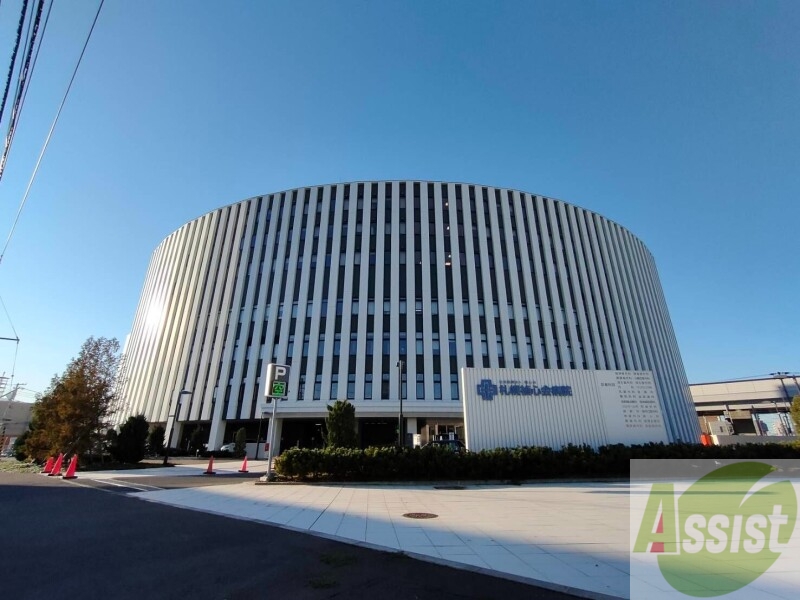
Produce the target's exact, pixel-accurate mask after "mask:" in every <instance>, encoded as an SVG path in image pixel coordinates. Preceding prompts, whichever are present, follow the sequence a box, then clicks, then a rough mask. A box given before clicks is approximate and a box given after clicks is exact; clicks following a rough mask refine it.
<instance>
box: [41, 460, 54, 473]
mask: <svg viewBox="0 0 800 600" xmlns="http://www.w3.org/2000/svg"><path fill="white" fill-rule="evenodd" d="M52 470H53V457H52V456H48V457H47V462H46V463H44V469H42V475H47V474H48V473H49V472H50V471H52Z"/></svg>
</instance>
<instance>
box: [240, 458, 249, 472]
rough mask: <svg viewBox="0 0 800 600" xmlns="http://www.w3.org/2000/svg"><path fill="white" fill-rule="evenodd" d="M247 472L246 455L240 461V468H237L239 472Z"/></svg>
mask: <svg viewBox="0 0 800 600" xmlns="http://www.w3.org/2000/svg"><path fill="white" fill-rule="evenodd" d="M247 472H248V471H247V457H246V456H245V457H244V460H243V461H242V468H241V469H239V473H247Z"/></svg>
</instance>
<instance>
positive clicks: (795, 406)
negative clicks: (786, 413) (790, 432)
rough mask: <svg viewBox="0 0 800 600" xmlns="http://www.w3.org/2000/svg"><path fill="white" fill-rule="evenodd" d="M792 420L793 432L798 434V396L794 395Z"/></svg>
mask: <svg viewBox="0 0 800 600" xmlns="http://www.w3.org/2000/svg"><path fill="white" fill-rule="evenodd" d="M790 412H791V414H792V421H794V434H795V435H800V396H795V397H794V400H792V408H791V409H790Z"/></svg>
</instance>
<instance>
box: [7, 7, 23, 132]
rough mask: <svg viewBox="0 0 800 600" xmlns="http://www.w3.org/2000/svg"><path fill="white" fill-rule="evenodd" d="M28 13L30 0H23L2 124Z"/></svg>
mask: <svg viewBox="0 0 800 600" xmlns="http://www.w3.org/2000/svg"><path fill="white" fill-rule="evenodd" d="M27 12H28V0H22V12H21V13H20V15H19V25H17V39H16V41H15V42H14V50H13V51H12V52H11V64H10V65H9V66H8V77H7V78H6V89H5V91H4V92H3V103H2V104H0V123H1V122H2V121H3V112H4V111H5V108H6V100H7V99H8V90H9V89H11V78H12V77H13V76H14V66H15V65H16V63H17V52H19V43H20V41H21V40H22V26H23V25H24V24H25V14H26V13H27Z"/></svg>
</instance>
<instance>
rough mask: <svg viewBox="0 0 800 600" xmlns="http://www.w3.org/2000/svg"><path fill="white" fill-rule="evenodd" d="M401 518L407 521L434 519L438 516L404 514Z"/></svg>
mask: <svg viewBox="0 0 800 600" xmlns="http://www.w3.org/2000/svg"><path fill="white" fill-rule="evenodd" d="M403 516H404V517H406V518H408V519H435V518H436V517H438V516H439V515H435V514H433V513H406V514H404V515H403Z"/></svg>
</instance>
